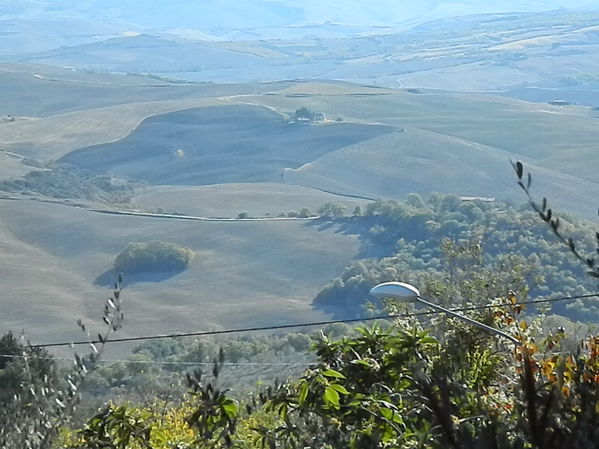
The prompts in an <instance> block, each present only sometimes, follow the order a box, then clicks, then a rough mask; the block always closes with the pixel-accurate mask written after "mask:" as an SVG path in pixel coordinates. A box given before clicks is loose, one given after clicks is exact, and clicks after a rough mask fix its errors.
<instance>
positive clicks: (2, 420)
mask: <svg viewBox="0 0 599 449" xmlns="http://www.w3.org/2000/svg"><path fill="white" fill-rule="evenodd" d="M120 295H121V286H120V279H119V282H118V283H117V284H115V288H114V291H113V294H112V296H111V297H110V298H108V299H107V300H106V304H105V308H104V314H103V317H102V318H103V321H104V322H105V324H106V328H105V330H104V332H103V333H100V334H98V339H97V340H91V338H90V342H89V346H90V349H91V352H90V353H89V355H87V356H80V355H79V354H77V353H76V354H75V360H74V367H73V368H72V369H70V370H69V371H68V372H67V373H66V375H65V376H64V379H63V380H58V379H57V378H56V377H55V376H52V375H48V374H45V373H43V372H39V370H36V371H32V369H31V368H30V367H34V366H38V364H42V366H44V364H47V363H48V361H47V357H45V352H44V351H39V350H35V349H31V350H25V351H23V355H24V356H26V357H23V358H22V361H23V362H24V368H25V370H24V371H23V375H22V380H21V384H22V388H21V389H20V391H17V392H15V394H14V396H13V398H12V399H11V400H10V401H8V402H7V403H5V404H3V407H2V409H0V424H1V425H0V448H2V449H22V448H29V449H50V448H52V447H53V445H54V442H55V441H56V439H57V436H58V432H59V430H60V428H61V427H62V426H64V425H66V424H67V423H68V422H69V420H70V419H71V418H72V417H73V413H74V411H75V409H76V407H77V405H78V404H79V401H80V398H81V396H80V390H81V385H82V384H83V383H84V381H85V380H86V378H87V375H88V374H89V372H90V371H91V370H92V369H93V367H94V365H95V364H96V362H97V361H98V359H99V357H100V355H101V353H102V351H103V349H104V347H105V343H106V340H108V338H109V336H110V335H111V334H112V332H115V331H116V330H118V329H119V328H120V326H121V322H122V320H123V312H122V303H121V297H120ZM78 324H79V326H80V328H81V330H82V331H83V332H85V333H87V329H86V326H85V325H84V324H83V323H82V322H81V320H79V321H78ZM88 338H89V334H88ZM9 340H10V339H9ZM28 353H31V354H33V355H41V356H42V358H39V359H38V358H37V357H36V358H31V360H30V357H29V356H28ZM34 375H41V376H42V377H41V378H37V377H34Z"/></svg>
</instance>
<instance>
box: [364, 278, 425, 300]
mask: <svg viewBox="0 0 599 449" xmlns="http://www.w3.org/2000/svg"><path fill="white" fill-rule="evenodd" d="M370 294H371V295H372V296H374V297H375V298H377V299H384V298H393V299H399V300H401V301H409V302H416V301H418V298H420V292H419V291H418V289H417V288H416V287H414V286H413V285H410V284H406V283H405V282H383V283H382V284H379V285H377V286H375V287H374V288H372V289H371V290H370Z"/></svg>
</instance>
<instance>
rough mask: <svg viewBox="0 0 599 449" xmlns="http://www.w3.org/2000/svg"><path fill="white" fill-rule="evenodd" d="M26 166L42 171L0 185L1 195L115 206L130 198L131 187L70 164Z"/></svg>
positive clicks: (125, 183) (128, 184)
mask: <svg viewBox="0 0 599 449" xmlns="http://www.w3.org/2000/svg"><path fill="white" fill-rule="evenodd" d="M25 162H26V163H27V165H31V166H34V167H36V168H44V169H43V170H36V171H31V172H29V173H27V174H26V175H24V176H23V177H22V178H14V179H7V180H2V181H0V191H4V192H10V193H20V194H23V195H40V194H41V195H44V196H48V197H52V198H78V199H86V200H91V201H100V202H104V203H106V204H110V205H114V204H119V203H128V202H129V201H130V200H131V198H132V197H133V189H134V187H136V185H135V184H134V183H130V182H125V181H120V182H119V183H114V182H113V178H112V177H111V176H109V175H99V174H97V173H93V172H91V171H89V170H82V169H79V168H77V167H75V166H73V165H70V164H58V165H56V166H52V167H50V168H48V167H42V166H41V165H40V164H39V163H36V162H35V161H33V160H30V159H28V160H27V161H25Z"/></svg>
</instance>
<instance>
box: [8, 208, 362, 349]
mask: <svg viewBox="0 0 599 449" xmlns="http://www.w3.org/2000/svg"><path fill="white" fill-rule="evenodd" d="M0 207H1V208H2V221H1V224H2V225H1V226H0V231H1V232H2V233H3V237H4V238H3V239H2V246H3V248H2V252H1V253H0V265H2V266H3V267H6V268H5V269H4V270H3V272H2V275H1V276H2V281H3V282H2V285H3V293H2V303H3V306H5V307H6V309H5V310H6V312H5V313H3V319H2V329H7V328H13V329H16V330H19V329H21V328H25V329H27V331H28V334H29V335H30V336H31V337H32V338H33V339H35V340H36V341H40V340H55V339H60V338H63V337H66V336H68V335H72V334H74V335H75V337H77V332H71V331H72V330H74V328H75V325H74V322H75V320H76V318H78V317H83V318H87V319H89V320H92V321H94V322H98V319H99V316H100V314H101V307H102V300H103V298H104V297H105V296H106V294H107V292H108V291H107V287H106V286H101V285H93V283H94V281H95V279H96V278H97V277H98V276H100V275H102V274H103V273H104V272H105V271H106V270H108V269H110V267H111V264H112V261H113V260H114V257H115V256H116V255H117V254H118V253H119V252H120V250H121V249H122V248H123V247H124V246H125V244H126V243H128V242H129V241H147V240H152V239H162V240H168V241H173V242H176V243H178V244H181V245H183V246H186V247H189V248H191V249H193V250H194V251H195V252H196V258H195V260H194V262H193V263H192V266H191V267H190V268H189V269H188V270H187V271H185V272H183V273H180V274H178V275H176V276H173V277H170V278H167V279H164V280H162V281H161V282H145V283H135V284H133V285H129V286H128V287H127V288H126V290H125V293H124V297H125V300H126V306H125V307H126V314H127V322H126V327H125V330H124V333H125V334H131V335H140V334H144V333H156V332H168V331H185V330H198V329H211V328H220V327H227V326H245V325H255V324H273V323H283V322H296V321H302V320H306V319H315V318H319V317H320V315H319V313H318V312H315V311H313V310H312V308H311V301H312V298H313V297H314V295H315V294H316V293H317V291H318V289H319V288H320V287H321V286H322V285H323V284H325V283H326V282H328V281H329V280H330V279H331V278H332V277H334V276H335V275H338V274H339V273H340V271H341V270H342V269H343V267H344V266H345V265H346V264H347V263H348V262H349V261H350V260H351V259H352V258H353V257H354V256H355V255H356V253H357V251H358V242H357V241H356V240H355V237H352V236H347V235H344V234H342V233H337V232H335V229H327V230H322V231H319V230H318V228H316V227H314V226H306V225H305V222H301V221H297V222H292V221H290V222H259V223H248V222H233V223H204V222H187V221H178V220H166V219H152V218H140V217H125V216H109V215H103V214H97V213H92V212H87V211H84V210H82V209H77V208H72V207H67V206H59V205H54V204H47V203H37V202H30V201H3V202H1V203H0ZM323 242H326V244H323ZM129 280H130V281H131V280H132V279H129Z"/></svg>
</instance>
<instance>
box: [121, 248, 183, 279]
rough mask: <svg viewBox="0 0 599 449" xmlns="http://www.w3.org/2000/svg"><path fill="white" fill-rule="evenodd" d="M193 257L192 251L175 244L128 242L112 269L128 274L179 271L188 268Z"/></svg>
mask: <svg viewBox="0 0 599 449" xmlns="http://www.w3.org/2000/svg"><path fill="white" fill-rule="evenodd" d="M193 257H194V254H193V251H192V250H190V249H189V248H184V247H182V246H179V245H177V244H175V243H170V242H162V241H158V240H154V241H151V242H130V243H128V244H127V246H126V247H125V249H123V251H121V253H120V254H119V255H118V256H117V258H116V259H115V261H114V268H115V270H117V271H123V272H129V273H135V272H157V271H181V270H185V269H186V268H187V267H188V266H189V264H190V263H191V261H192V259H193Z"/></svg>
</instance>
